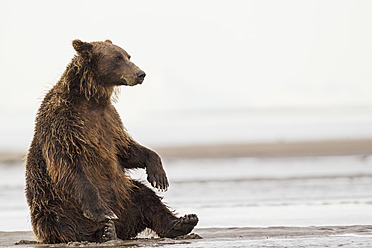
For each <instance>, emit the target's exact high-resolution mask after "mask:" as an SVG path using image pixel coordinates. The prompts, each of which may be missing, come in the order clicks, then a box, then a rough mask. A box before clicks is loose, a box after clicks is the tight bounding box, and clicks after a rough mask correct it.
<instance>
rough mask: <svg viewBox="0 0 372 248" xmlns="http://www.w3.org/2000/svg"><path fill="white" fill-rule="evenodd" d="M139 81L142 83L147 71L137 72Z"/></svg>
mask: <svg viewBox="0 0 372 248" xmlns="http://www.w3.org/2000/svg"><path fill="white" fill-rule="evenodd" d="M136 75H137V82H138V83H139V84H140V83H142V82H143V80H144V79H145V77H146V73H145V72H144V71H140V72H137V74H136Z"/></svg>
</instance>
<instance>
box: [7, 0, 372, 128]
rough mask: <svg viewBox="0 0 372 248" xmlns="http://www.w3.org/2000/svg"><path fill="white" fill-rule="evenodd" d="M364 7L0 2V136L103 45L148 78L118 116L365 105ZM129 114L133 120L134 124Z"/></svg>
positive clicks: (370, 61) (368, 94) (367, 26)
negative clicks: (72, 65)
mask: <svg viewBox="0 0 372 248" xmlns="http://www.w3.org/2000/svg"><path fill="white" fill-rule="evenodd" d="M371 13H372V1H342V0H335V1H327V0H321V1H315V0H311V1H299V0H294V1H277V0H273V1H263V0H258V1H59V2H58V3H56V1H5V0H3V1H1V2H0V20H1V21H0V28H1V39H0V63H1V64H0V70H1V71H0V82H1V85H0V87H1V88H0V111H1V112H2V113H1V118H2V120H1V124H2V125H3V127H2V129H3V130H4V128H5V129H6V127H17V125H18V127H19V128H21V126H22V125H25V124H24V123H27V126H30V125H31V126H32V125H33V120H34V115H35V113H36V111H37V108H38V106H39V104H40V101H41V99H42V98H43V96H44V94H45V93H46V91H47V90H48V89H49V88H51V87H52V85H53V84H54V83H55V82H56V81H58V79H59V77H60V76H61V74H62V73H63V71H64V69H65V67H66V65H67V64H68V62H69V61H70V60H71V58H72V57H73V55H74V50H73V48H72V46H71V42H72V40H74V39H76V38H78V39H81V40H84V41H99V40H105V39H111V40H112V41H113V42H114V43H115V44H117V45H119V46H121V47H122V48H124V49H125V50H127V52H129V53H130V54H131V55H132V61H134V62H135V63H136V64H137V65H138V66H139V67H140V68H142V69H143V70H144V71H145V72H146V74H147V76H146V79H145V81H144V83H143V84H142V85H140V86H136V87H133V88H129V87H125V88H124V87H123V88H122V90H121V92H122V93H121V96H120V100H119V102H118V103H117V107H118V110H119V112H120V113H124V112H125V113H127V114H128V115H129V116H140V115H141V113H146V112H153V111H167V110H174V111H178V110H180V109H207V110H208V109H231V108H271V107H314V106H315V107H317V106H360V105H368V106H371V105H372V73H371V68H372V28H371V26H372V15H371ZM133 118H135V117H133Z"/></svg>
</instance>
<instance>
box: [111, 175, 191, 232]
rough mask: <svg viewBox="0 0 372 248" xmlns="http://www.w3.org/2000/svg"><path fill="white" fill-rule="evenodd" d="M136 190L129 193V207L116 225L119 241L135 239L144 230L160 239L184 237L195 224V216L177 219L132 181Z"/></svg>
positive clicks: (146, 189) (147, 189)
mask: <svg viewBox="0 0 372 248" xmlns="http://www.w3.org/2000/svg"><path fill="white" fill-rule="evenodd" d="M133 183H134V185H135V186H137V187H136V188H134V189H133V192H132V193H131V198H130V201H131V203H130V204H129V207H128V208H127V209H126V211H125V214H124V216H122V218H119V219H121V221H120V223H118V225H117V226H116V227H117V234H118V237H119V238H120V239H128V238H131V237H135V236H136V235H137V234H138V233H139V232H141V231H143V230H144V229H145V228H150V229H152V230H153V231H155V232H156V233H157V234H158V235H159V236H160V237H169V238H173V237H177V236H181V235H186V234H188V233H189V232H191V230H192V229H193V228H194V226H195V225H196V224H197V222H198V219H197V217H196V215H186V216H184V217H181V218H177V217H176V216H175V215H174V214H173V213H172V212H171V211H170V210H169V209H168V208H167V206H165V205H164V204H163V203H162V202H161V199H160V197H159V196H157V195H156V194H155V192H154V191H152V190H151V189H149V188H148V187H147V186H145V185H144V184H142V183H140V182H137V181H135V180H133Z"/></svg>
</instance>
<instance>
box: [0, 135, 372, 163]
mask: <svg viewBox="0 0 372 248" xmlns="http://www.w3.org/2000/svg"><path fill="white" fill-rule="evenodd" d="M150 148H151V149H153V150H155V151H156V152H157V153H158V154H159V155H160V156H161V157H162V158H164V159H166V160H174V159H200V158H233V157H262V158H270V157H273V158H275V157H302V156H341V155H361V156H369V155H372V139H339V140H323V141H296V142H267V143H240V144H210V145H207V144H206V145H183V146H178V145H175V146H159V147H150ZM25 159H26V154H25V153H20V152H0V164H13V163H20V162H23V161H25Z"/></svg>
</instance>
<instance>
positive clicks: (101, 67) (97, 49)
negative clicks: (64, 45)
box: [72, 40, 146, 86]
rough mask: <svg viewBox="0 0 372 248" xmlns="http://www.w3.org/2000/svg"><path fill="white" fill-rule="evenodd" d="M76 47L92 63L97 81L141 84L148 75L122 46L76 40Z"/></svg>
mask: <svg viewBox="0 0 372 248" xmlns="http://www.w3.org/2000/svg"><path fill="white" fill-rule="evenodd" d="M72 45H73V47H74V49H75V50H76V51H77V53H78V55H79V56H81V58H82V60H83V61H84V62H85V63H87V64H89V63H90V64H91V66H90V68H91V70H94V71H95V73H94V74H95V77H96V81H97V83H99V84H103V85H107V86H118V85H129V86H133V85H136V84H141V83H142V82H143V80H144V78H145V76H146V74H145V72H144V71H142V70H141V69H140V68H138V67H137V66H136V65H135V64H134V63H133V62H131V61H130V55H129V54H128V53H127V52H126V51H125V50H124V49H122V48H120V47H118V46H116V45H114V44H112V42H111V41H110V40H106V41H105V42H90V43H89V42H83V41H81V40H74V41H73V42H72Z"/></svg>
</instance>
